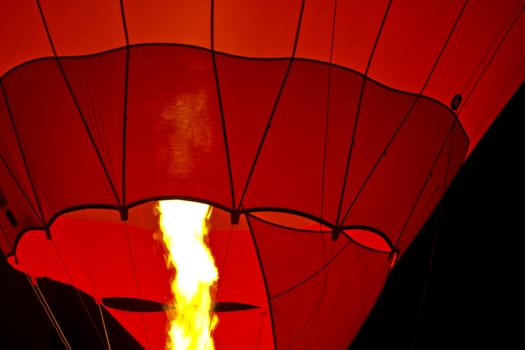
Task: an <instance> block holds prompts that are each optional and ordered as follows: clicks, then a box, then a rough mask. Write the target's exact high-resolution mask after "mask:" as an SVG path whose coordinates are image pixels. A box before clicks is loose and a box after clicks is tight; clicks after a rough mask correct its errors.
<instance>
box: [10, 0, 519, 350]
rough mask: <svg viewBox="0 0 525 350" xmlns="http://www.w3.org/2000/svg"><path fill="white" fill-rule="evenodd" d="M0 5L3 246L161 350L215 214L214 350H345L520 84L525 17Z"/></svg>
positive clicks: (497, 5)
mask: <svg viewBox="0 0 525 350" xmlns="http://www.w3.org/2000/svg"><path fill="white" fill-rule="evenodd" d="M0 6H1V8H0V9H1V11H0V47H1V50H2V51H1V55H0V76H1V80H0V83H1V85H0V90H1V92H2V98H1V99H0V208H1V210H2V213H1V215H0V230H1V233H2V234H1V235H0V247H1V249H2V251H3V252H4V253H5V254H6V255H10V258H9V259H10V262H11V264H12V265H13V266H14V267H15V268H17V269H19V270H22V271H24V272H26V273H28V274H29V275H31V276H32V277H34V278H37V277H43V276H44V277H49V278H52V279H54V280H57V281H60V282H63V283H67V284H70V285H72V286H74V287H76V288H78V289H80V290H82V291H84V292H86V293H89V294H90V295H92V296H93V297H95V299H96V300H97V301H98V302H99V303H100V304H101V305H102V307H104V308H105V309H107V310H108V311H109V312H111V313H112V315H113V316H114V317H115V318H116V319H117V320H118V321H119V322H120V323H121V324H122V325H123V326H124V327H125V328H126V329H127V330H128V331H129V332H130V333H131V334H132V335H133V336H134V337H135V338H136V339H137V341H139V342H140V343H141V344H142V345H143V346H144V347H145V348H147V349H163V348H164V346H165V345H164V344H165V338H166V323H167V318H166V312H165V310H164V309H162V307H160V308H158V309H155V305H164V304H166V303H169V300H170V299H169V298H170V289H169V277H170V274H171V272H170V271H169V270H168V269H167V268H166V264H165V261H164V254H165V251H164V247H163V244H162V243H161V242H160V241H159V239H158V224H157V221H156V220H157V217H156V215H155V210H154V204H155V201H158V200H162V199H175V198H178V199H186V200H192V201H199V202H204V203H208V204H210V205H212V206H213V207H214V209H213V212H212V217H211V222H210V235H209V240H210V246H211V250H212V253H213V255H214V257H215V260H216V263H217V266H218V269H219V276H220V278H219V282H218V284H217V286H216V298H215V308H216V311H217V314H218V315H219V324H218V327H217V329H216V330H215V332H214V334H213V336H214V339H215V343H216V347H217V348H218V349H303V348H308V349H321V348H322V349H346V348H347V347H348V345H349V344H350V343H351V341H352V339H353V338H354V336H355V335H356V333H357V331H358V330H359V328H360V326H361V324H362V323H363V321H364V319H365V318H366V316H367V314H368V313H369V311H370V309H371V307H372V306H373V304H374V302H375V301H376V298H377V296H378V295H379V293H380V292H381V290H382V288H383V286H384V283H385V279H386V277H387V276H388V273H389V271H390V269H391V267H392V266H393V264H394V263H395V260H396V258H397V257H398V256H399V254H402V253H403V252H404V251H405V250H406V248H407V247H408V246H409V244H410V243H411V242H412V240H413V238H414V237H415V235H416V234H417V233H418V231H419V230H420V229H421V227H422V225H423V224H424V223H425V221H426V220H427V218H428V217H429V215H430V213H431V212H432V211H433V209H434V208H435V206H436V204H437V202H438V201H439V200H440V199H441V198H442V196H443V193H444V191H445V190H446V188H447V186H448V185H449V184H450V183H451V181H452V179H453V178H454V175H455V174H456V172H457V170H458V169H459V167H460V166H461V165H462V163H463V162H464V161H465V159H466V157H467V156H468V154H469V153H470V151H471V150H472V149H473V147H475V145H476V143H477V141H478V140H479V139H480V137H481V136H482V135H483V134H484V132H485V130H486V129H487V128H488V126H489V125H490V124H491V123H492V121H493V120H494V118H495V117H496V115H497V114H498V113H499V112H500V110H501V109H502V107H503V106H504V105H505V103H506V102H507V101H508V99H509V98H510V96H511V95H512V94H513V93H514V91H516V89H517V87H518V86H519V85H520V84H521V83H522V82H523V80H524V76H525V70H524V69H523V62H524V59H525V46H524V42H523V38H524V37H525V18H524V15H523V11H524V7H525V2H524V1H521V0H519V1H518V0H516V1H512V0H509V1H504V2H499V1H498V2H496V1H491V2H484V3H481V2H477V1H476V2H474V1H472V2H465V1H446V2H439V3H437V2H435V1H419V0H417V1H416V0H407V1H400V2H389V1H325V0H308V1H299V0H293V1H277V0H272V1H268V0H265V1H262V0H261V1H239V0H222V1H203V0H192V1H168V0H164V1H163V0H159V1H153V2H148V1H128V0H124V1H115V0H114V1H109V0H108V1H100V0H97V1H92V0H90V1H87V0H84V1H71V2H67V1H53V0H45V1H44V0H42V1H29V0H23V1H16V2H15V1H11V2H7V3H4V4H2V5H0Z"/></svg>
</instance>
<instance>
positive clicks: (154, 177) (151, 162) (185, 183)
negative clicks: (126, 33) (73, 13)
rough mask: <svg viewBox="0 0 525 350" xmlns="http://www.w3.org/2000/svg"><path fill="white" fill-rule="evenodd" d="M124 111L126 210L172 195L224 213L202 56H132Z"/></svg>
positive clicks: (160, 51)
mask: <svg viewBox="0 0 525 350" xmlns="http://www.w3.org/2000/svg"><path fill="white" fill-rule="evenodd" d="M127 111H128V114H127V116H128V121H127V129H126V130H127V139H126V145H127V148H126V152H127V153H126V155H125V157H126V173H127V178H126V191H127V192H126V198H127V202H128V203H129V202H135V201H139V200H143V199H144V198H148V197H167V196H170V195H171V196H173V195H176V196H181V197H190V198H200V199H205V200H206V201H209V202H214V203H220V204H222V205H224V206H231V203H232V201H231V191H230V183H229V177H228V167H227V166H228V163H227V161H226V154H225V148H224V137H223V132H222V123H221V117H220V112H219V108H218V101H217V92H216V83H215V77H214V72H213V68H212V61H211V56H210V54H209V52H207V51H203V50H197V49H193V48H188V47H169V46H162V47H160V46H153V47H143V46H140V47H136V48H133V49H132V50H131V53H130V72H129V88H128V109H127Z"/></svg>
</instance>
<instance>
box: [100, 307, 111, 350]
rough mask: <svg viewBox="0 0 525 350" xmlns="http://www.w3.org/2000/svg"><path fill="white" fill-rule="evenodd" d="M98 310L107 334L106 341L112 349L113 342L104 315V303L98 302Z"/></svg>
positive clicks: (109, 349)
mask: <svg viewBox="0 0 525 350" xmlns="http://www.w3.org/2000/svg"><path fill="white" fill-rule="evenodd" d="M98 312H99V313H100V319H101V320H102V328H104V335H105V336H106V343H107V344H108V350H111V344H110V342H109V335H108V329H107V327H106V318H105V317H104V311H103V310H102V305H101V304H98Z"/></svg>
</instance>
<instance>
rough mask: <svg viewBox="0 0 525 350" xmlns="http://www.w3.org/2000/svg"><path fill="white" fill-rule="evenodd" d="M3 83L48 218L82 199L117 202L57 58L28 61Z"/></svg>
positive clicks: (103, 202)
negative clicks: (31, 62)
mask: <svg viewBox="0 0 525 350" xmlns="http://www.w3.org/2000/svg"><path fill="white" fill-rule="evenodd" d="M4 88H5V92H6V95H7V98H8V100H9V105H10V108H11V112H12V114H13V118H14V122H15V126H16V130H17V132H18V136H19V138H20V143H21V147H22V149H23V152H24V156H25V159H26V161H27V165H28V171H29V174H30V176H31V179H32V182H33V184H34V187H35V191H36V194H37V196H38V199H39V201H40V205H41V207H42V208H41V210H42V211H43V213H44V216H45V218H46V220H49V219H50V218H51V217H52V216H53V215H55V214H56V213H57V212H59V211H61V210H63V209H65V208H68V207H71V206H75V205H79V204H82V203H92V204H95V203H98V204H114V203H115V200H116V198H115V196H114V194H113V193H112V192H111V188H110V186H109V182H108V178H107V177H106V175H105V174H104V172H103V170H102V167H101V163H100V161H99V159H98V158H97V155H96V153H95V151H94V147H93V144H92V143H91V141H90V139H89V136H88V133H87V131H86V129H85V127H84V125H83V123H82V119H81V116H80V115H79V112H78V109H77V108H76V106H75V103H74V100H73V99H72V98H71V94H70V92H69V90H68V88H67V85H66V82H65V80H64V78H63V76H62V74H61V73H60V69H59V67H58V64H57V62H56V61H55V60H52V59H50V60H45V61H38V62H35V63H34V64H32V65H28V66H24V67H23V68H21V69H19V70H16V71H14V72H13V73H11V74H9V75H8V76H7V77H5V78H4ZM28 99H30V101H31V102H30V103H29V102H28ZM50 169H53V171H49V170H50Z"/></svg>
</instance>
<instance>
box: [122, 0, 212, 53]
mask: <svg viewBox="0 0 525 350" xmlns="http://www.w3.org/2000/svg"><path fill="white" fill-rule="evenodd" d="M210 4H211V2H210V1H209V0H192V1H172V0H155V1H151V0H134V1H124V2H123V5H124V13H125V16H126V25H127V28H128V33H129V42H130V44H139V43H159V42H163V43H179V44H187V45H192V46H198V47H205V48H210V23H211V21H210V17H211V8H210Z"/></svg>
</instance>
